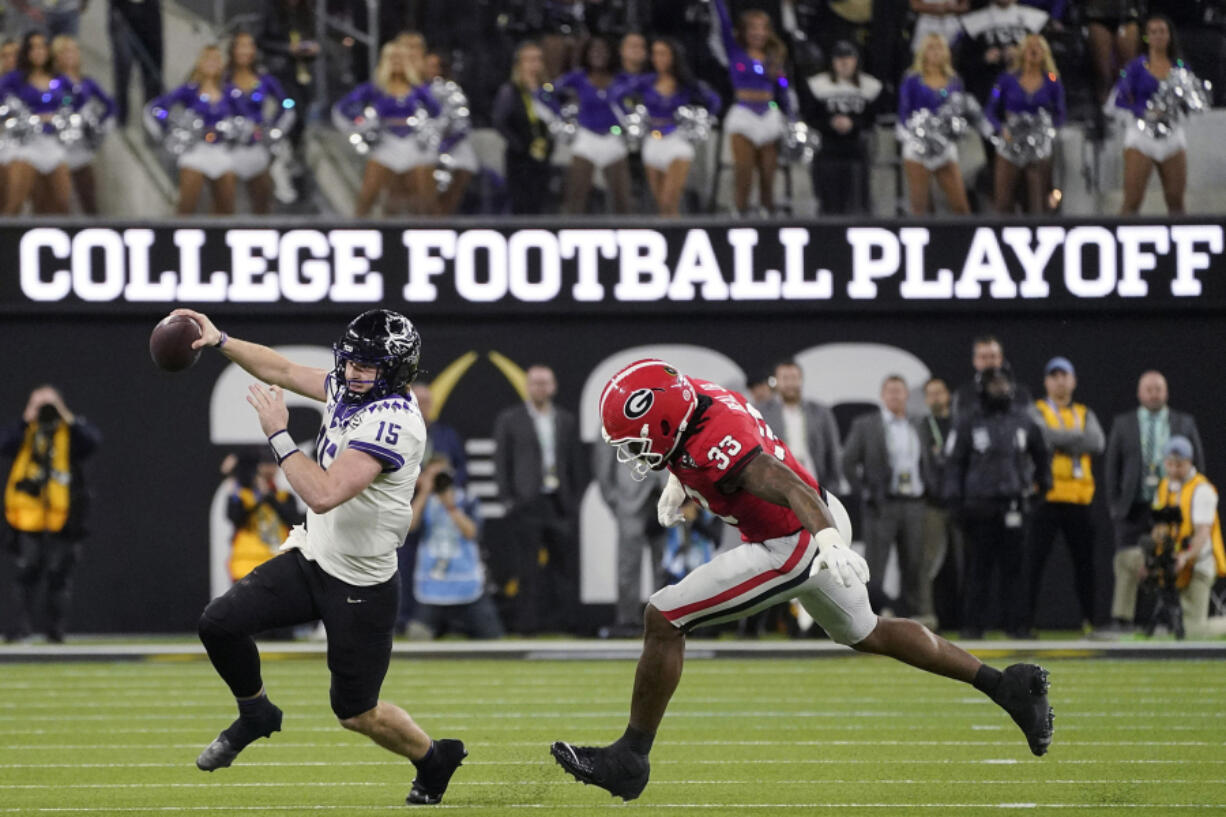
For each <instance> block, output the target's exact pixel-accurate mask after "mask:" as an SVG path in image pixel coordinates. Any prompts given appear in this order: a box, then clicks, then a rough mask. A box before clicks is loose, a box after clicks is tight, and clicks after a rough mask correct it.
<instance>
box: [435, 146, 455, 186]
mask: <svg viewBox="0 0 1226 817" xmlns="http://www.w3.org/2000/svg"><path fill="white" fill-rule="evenodd" d="M454 178H455V159H454V158H453V157H452V155H451V154H450V153H446V152H444V153H440V154H439V155H438V164H437V165H435V166H434V186H435V187H437V188H438V192H440V193H446V192H447V188H449V187H451V182H452V180H453V179H454Z"/></svg>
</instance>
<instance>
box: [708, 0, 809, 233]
mask: <svg viewBox="0 0 1226 817" xmlns="http://www.w3.org/2000/svg"><path fill="white" fill-rule="evenodd" d="M712 4H713V5H714V6H715V11H716V12H717V17H718V22H719V33H720V36H721V38H722V40H723V45H724V50H725V52H726V55H727V64H728V71H729V73H730V74H731V78H732V90H733V92H734V94H735V96H736V104H735V105H733V106H732V108H731V109H730V110H729V111H728V116H727V117H726V118H725V119H724V129H725V130H726V131H728V133H729V134H731V138H730V140H729V141H730V143H731V145H732V170H733V187H734V190H733V202H734V205H735V207H736V211H737V212H738V213H744V212H745V211H746V209H747V208H748V207H749V191H750V189H751V188H752V187H753V174H754V171H755V170H756V171H757V173H758V203H759V204H760V205H761V206H762V208H763V209H764V210H766V212H767V213H771V212H774V209H775V170H776V168H777V167H778V165H779V145H778V142H779V140H780V138H782V137H783V135H784V130H785V129H786V127H787V118H786V116H787V115H790V114H791V112H792V103H791V88H790V87H789V84H788V78H787V76H786V74H785V73H784V64H785V62H786V61H787V48H786V47H785V46H784V44H783V41H782V40H780V39H779V37H778V35H776V34H775V32H774V30H773V29H772V28H771V22H770V17H768V16H767V14H766V13H765V12H763V11H759V10H756V9H755V10H751V11H746V12H745V13H743V14H742V15H741V16H740V19H739V20H738V22H737V25H736V27H735V28H734V27H733V25H732V17H731V16H730V15H729V13H728V5H727V0H712Z"/></svg>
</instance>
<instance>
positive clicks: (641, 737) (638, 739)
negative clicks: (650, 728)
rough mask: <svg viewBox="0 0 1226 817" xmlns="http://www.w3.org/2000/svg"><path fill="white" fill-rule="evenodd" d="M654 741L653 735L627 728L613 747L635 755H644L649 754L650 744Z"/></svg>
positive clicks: (631, 727)
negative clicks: (622, 748) (627, 750)
mask: <svg viewBox="0 0 1226 817" xmlns="http://www.w3.org/2000/svg"><path fill="white" fill-rule="evenodd" d="M655 739H656V736H655V734H654V733H651V732H644V731H643V730H642V729H636V728H635V727H633V726H627V727H626V731H625V733H624V734H622V736H621V737H620V738H618V739H617V741H616V742H615V743H614V744H613V745H614V746H623V747H625V748H627V749H629V750H630V751H632V752H634V753H635V754H636V755H646V754H648V753H650V752H651V744H652V743H653V742H654V741H655Z"/></svg>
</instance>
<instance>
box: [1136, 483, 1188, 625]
mask: <svg viewBox="0 0 1226 817" xmlns="http://www.w3.org/2000/svg"><path fill="white" fill-rule="evenodd" d="M1153 520H1154V526H1155V527H1157V526H1166V529H1165V530H1162V531H1158V535H1157V536H1152V537H1151V536H1144V537H1142V538H1141V550H1142V551H1143V552H1144V554H1145V581H1144V583H1143V584H1142V588H1143V590H1144V591H1145V592H1146V593H1147V594H1148V595H1149V596H1150V597H1151V598H1152V599H1153V610H1152V611H1151V613H1150V615H1149V618H1148V620H1147V621H1146V623H1145V626H1144V628H1143V631H1144V633H1145V635H1147V636H1150V635H1153V634H1154V631H1155V630H1156V629H1157V627H1158V625H1159V624H1166V626H1167V627H1169V629H1170V631H1171V632H1173V633H1174V634H1175V638H1177V639H1182V638H1183V637H1184V634H1185V633H1184V626H1183V607H1182V606H1181V604H1180V600H1179V587H1178V581H1179V577H1178V575H1177V574H1176V572H1175V556H1176V555H1177V554H1178V553H1179V540H1178V538H1177V535H1178V534H1177V533H1176V532H1177V531H1178V530H1179V526H1180V525H1181V524H1182V523H1183V512H1182V511H1181V510H1180V509H1179V508H1178V507H1170V508H1158V509H1156V510H1155V511H1154V512H1153Z"/></svg>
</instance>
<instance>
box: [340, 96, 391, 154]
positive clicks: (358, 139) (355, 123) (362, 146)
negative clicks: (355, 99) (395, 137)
mask: <svg viewBox="0 0 1226 817" xmlns="http://www.w3.org/2000/svg"><path fill="white" fill-rule="evenodd" d="M382 135H383V134H382V128H381V123H380V120H379V114H378V112H377V111H375V109H374V108H373V107H370V106H367V107H366V108H365V109H364V110H363V111H362V114H361V115H360V116H357V117H354V119H353V120H352V122H350V123H349V128H348V131H347V132H346V134H345V141H347V142H348V143H349V146H350V147H351V148H353V150H354V152H355V153H357V154H358V155H359V156H365V155H366V154H367V153H370V148H371V145H375V144H378V142H379V139H380V137H381V136H382Z"/></svg>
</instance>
